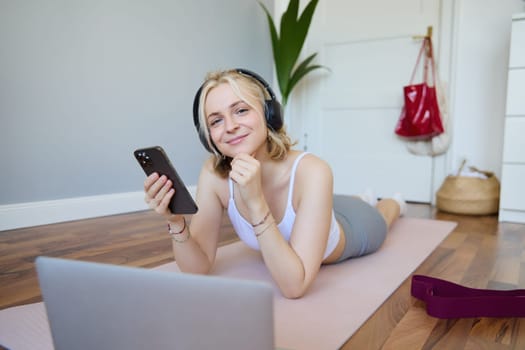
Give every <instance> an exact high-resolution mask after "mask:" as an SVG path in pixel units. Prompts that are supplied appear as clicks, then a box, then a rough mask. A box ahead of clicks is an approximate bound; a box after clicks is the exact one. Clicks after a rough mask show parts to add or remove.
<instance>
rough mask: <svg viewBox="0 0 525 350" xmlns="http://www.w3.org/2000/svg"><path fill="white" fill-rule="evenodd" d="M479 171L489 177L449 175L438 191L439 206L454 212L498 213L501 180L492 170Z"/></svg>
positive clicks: (470, 213) (471, 213) (437, 204)
mask: <svg viewBox="0 0 525 350" xmlns="http://www.w3.org/2000/svg"><path fill="white" fill-rule="evenodd" d="M471 169H474V170H476V171H478V170H477V169H475V168H471ZM479 172H480V173H483V174H485V175H486V176H487V179H480V178H477V177H466V176H453V175H449V176H447V178H446V179H445V181H443V184H442V185H441V187H440V188H439V190H438V191H437V193H436V206H437V208H438V209H439V210H442V211H446V212H449V213H454V214H468V215H490V214H496V213H497V212H498V209H499V192H500V184H499V181H498V179H497V178H496V176H494V174H493V173H491V172H487V171H479Z"/></svg>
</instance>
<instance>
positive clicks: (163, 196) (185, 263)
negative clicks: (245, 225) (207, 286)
mask: <svg viewBox="0 0 525 350" xmlns="http://www.w3.org/2000/svg"><path fill="white" fill-rule="evenodd" d="M220 181H221V179H220V178H219V177H218V176H216V175H215V174H214V173H213V170H212V168H211V162H210V161H207V162H205V164H204V166H203V167H202V169H201V173H200V176H199V181H198V186H197V196H196V202H197V206H198V207H199V210H198V212H197V213H196V214H195V215H193V217H192V218H191V223H190V225H189V227H187V226H186V223H185V222H184V220H185V219H184V218H183V216H182V215H174V214H171V212H170V211H169V209H168V203H169V201H170V199H171V197H172V196H173V195H175V196H176V195H177V194H176V193H174V191H173V188H172V187H171V181H169V180H167V179H166V178H165V177H159V176H158V175H157V174H153V175H151V176H150V177H148V179H146V182H145V183H144V189H145V192H146V202H147V203H148V204H149V206H150V208H152V209H154V210H155V211H156V212H157V213H159V214H161V215H162V216H163V217H165V218H166V220H167V221H168V223H169V225H170V227H171V230H172V232H177V234H174V235H172V237H173V239H172V245H173V253H174V256H175V260H176V261H177V265H178V266H179V268H180V269H181V271H184V272H189V273H200V274H207V273H208V272H209V271H210V270H211V268H212V266H213V263H214V261H215V254H216V250H217V245H218V239H219V231H220V227H221V221H222V213H223V206H222V204H221V201H220V199H219V196H218V194H217V192H216V189H217V188H220V184H217V182H220Z"/></svg>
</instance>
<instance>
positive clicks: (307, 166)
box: [297, 153, 332, 177]
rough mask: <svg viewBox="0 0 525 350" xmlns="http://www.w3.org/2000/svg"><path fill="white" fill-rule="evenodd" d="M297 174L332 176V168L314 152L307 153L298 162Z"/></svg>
mask: <svg viewBox="0 0 525 350" xmlns="http://www.w3.org/2000/svg"><path fill="white" fill-rule="evenodd" d="M297 170H298V172H299V175H303V176H304V177H309V176H321V177H326V176H328V177H332V168H331V167H330V164H328V162H327V161H326V160H324V159H322V158H320V157H318V156H316V155H315V154H312V153H308V154H306V155H305V156H304V157H303V159H301V161H300V162H299V165H298V168H297Z"/></svg>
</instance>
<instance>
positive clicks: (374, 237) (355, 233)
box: [334, 195, 387, 262]
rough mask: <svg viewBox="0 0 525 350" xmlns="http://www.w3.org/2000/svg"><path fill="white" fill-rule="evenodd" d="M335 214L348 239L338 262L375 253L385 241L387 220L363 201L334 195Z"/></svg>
mask: <svg viewBox="0 0 525 350" xmlns="http://www.w3.org/2000/svg"><path fill="white" fill-rule="evenodd" d="M334 213H335V217H336V219H337V221H338V222H339V224H341V226H342V227H343V229H344V231H345V237H346V245H345V249H344V252H343V254H342V255H341V257H340V258H339V259H337V262H340V261H343V260H346V259H349V258H354V257H358V256H362V255H366V254H370V253H373V252H375V251H376V250H378V249H379V248H380V247H381V245H382V244H383V242H384V241H385V237H386V233H387V227H386V222H385V219H384V218H383V216H382V215H381V214H380V213H379V212H378V211H377V209H376V208H374V207H372V206H371V205H369V204H368V203H366V202H364V201H363V200H361V199H359V198H357V197H353V196H343V195H334Z"/></svg>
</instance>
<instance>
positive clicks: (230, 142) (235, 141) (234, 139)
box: [226, 134, 248, 145]
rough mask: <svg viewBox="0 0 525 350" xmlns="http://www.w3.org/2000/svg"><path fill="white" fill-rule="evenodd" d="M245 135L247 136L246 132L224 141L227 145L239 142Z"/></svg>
mask: <svg viewBox="0 0 525 350" xmlns="http://www.w3.org/2000/svg"><path fill="white" fill-rule="evenodd" d="M246 136H248V134H246V135H241V136H237V137H235V138H233V139H231V140H228V141H226V143H227V144H229V145H236V144H238V143H241V142H242V141H243V140H244V139H245V138H246Z"/></svg>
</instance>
